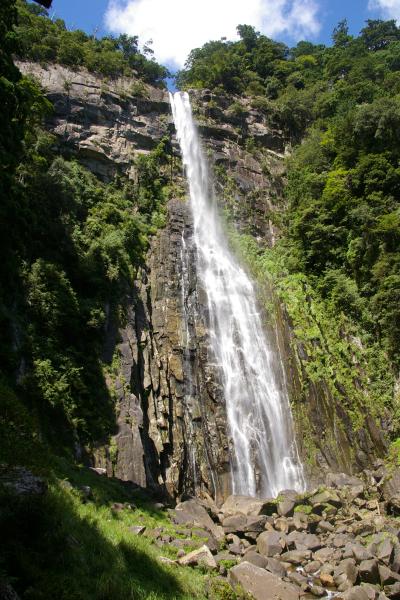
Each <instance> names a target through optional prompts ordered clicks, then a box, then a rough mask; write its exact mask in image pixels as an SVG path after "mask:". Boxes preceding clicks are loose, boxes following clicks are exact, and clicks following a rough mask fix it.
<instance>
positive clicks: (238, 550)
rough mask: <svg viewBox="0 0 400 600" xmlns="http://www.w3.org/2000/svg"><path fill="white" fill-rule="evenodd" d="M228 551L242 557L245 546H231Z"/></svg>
mask: <svg viewBox="0 0 400 600" xmlns="http://www.w3.org/2000/svg"><path fill="white" fill-rule="evenodd" d="M228 550H229V552H230V553H231V554H235V555H236V556H241V555H242V554H243V546H242V545H241V544H229V546H228Z"/></svg>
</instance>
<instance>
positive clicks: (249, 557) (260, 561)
mask: <svg viewBox="0 0 400 600" xmlns="http://www.w3.org/2000/svg"><path fill="white" fill-rule="evenodd" d="M245 561H247V562H249V563H251V564H252V565H256V567H260V568H261V569H265V568H266V566H267V564H268V559H267V558H266V557H265V556H261V554H258V552H247V553H246V555H245V556H243V558H242V559H241V561H240V562H245Z"/></svg>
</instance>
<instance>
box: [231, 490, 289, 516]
mask: <svg viewBox="0 0 400 600" xmlns="http://www.w3.org/2000/svg"><path fill="white" fill-rule="evenodd" d="M276 508H277V502H276V501H275V500H271V499H266V500H259V499H257V498H253V497H252V496H235V495H231V496H228V498H227V499H226V500H225V502H224V503H223V505H222V507H221V512H222V513H223V514H224V515H225V516H230V515H235V514H238V513H241V514H243V515H246V516H258V515H270V514H273V513H274V512H276Z"/></svg>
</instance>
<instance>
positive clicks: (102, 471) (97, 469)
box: [89, 467, 107, 475]
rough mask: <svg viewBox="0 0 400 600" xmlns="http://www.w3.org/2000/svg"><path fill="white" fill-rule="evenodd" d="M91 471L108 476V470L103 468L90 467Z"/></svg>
mask: <svg viewBox="0 0 400 600" xmlns="http://www.w3.org/2000/svg"><path fill="white" fill-rule="evenodd" d="M89 469H90V471H92V472H93V473H96V474H97V475H107V469H104V468H101V467H89Z"/></svg>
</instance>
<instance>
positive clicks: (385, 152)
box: [178, 20, 400, 367]
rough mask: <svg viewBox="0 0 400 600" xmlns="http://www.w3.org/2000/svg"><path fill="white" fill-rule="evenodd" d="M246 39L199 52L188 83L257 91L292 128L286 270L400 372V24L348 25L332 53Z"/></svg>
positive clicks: (185, 75) (248, 31) (258, 102)
mask: <svg viewBox="0 0 400 600" xmlns="http://www.w3.org/2000/svg"><path fill="white" fill-rule="evenodd" d="M238 32H239V35H240V37H241V39H240V41H238V42H227V41H218V42H209V43H207V44H205V46H203V47H202V48H199V49H195V50H193V51H192V52H191V54H190V56H189V59H188V61H187V64H186V67H185V69H184V70H183V71H182V72H181V73H180V74H179V76H178V80H179V82H180V84H181V85H182V86H185V87H190V86H192V87H208V88H210V89H211V90H214V91H216V92H218V91H221V90H222V89H226V90H229V91H231V92H235V93H238V94H245V95H247V96H251V98H252V100H251V102H252V104H253V106H255V107H257V108H259V109H261V110H263V111H264V112H265V114H266V116H267V118H268V119H269V122H270V123H271V125H273V126H276V127H279V128H281V129H282V130H283V131H284V132H285V133H286V136H287V137H288V140H290V141H291V142H292V144H293V145H294V152H293V154H292V157H291V159H290V160H289V162H288V185H287V187H286V197H287V199H288V200H289V206H288V208H287V210H286V212H285V215H284V216H283V222H280V223H279V225H280V226H281V227H282V226H283V229H284V233H285V246H286V265H287V266H288V267H289V270H290V271H291V272H293V273H304V274H306V275H307V276H309V277H310V278H311V280H310V281H311V282H312V285H313V286H314V287H315V289H316V290H317V291H318V293H319V294H320V296H322V298H328V299H329V300H330V301H332V303H333V304H334V307H335V308H336V310H337V311H338V312H340V311H343V312H344V313H345V314H346V315H347V316H349V317H351V318H352V319H353V320H354V321H356V322H358V323H359V324H360V325H361V327H362V329H363V330H364V331H365V332H366V334H367V335H369V338H370V341H371V342H373V341H374V340H375V339H380V340H381V343H382V345H383V347H384V349H385V350H386V351H387V354H388V356H389V359H390V361H391V362H392V364H393V365H396V366H397V367H398V365H399V361H400V312H399V310H400V309H399V306H400V302H399V301H400V296H399V293H400V252H399V247H400V246H399V244H400V213H399V202H398V196H399V183H400V171H399V166H398V165H399V158H400V155H399V129H400V128H399V126H400V28H399V27H397V26H396V23H395V22H394V21H379V20H376V21H372V20H369V21H367V23H366V26H365V27H364V28H363V29H362V31H361V33H360V35H359V36H358V37H353V36H351V35H349V33H348V29H347V25H346V22H345V21H344V22H342V23H339V25H338V26H337V28H336V29H335V30H334V32H333V45H332V46H331V47H325V46H322V45H313V44H312V43H310V42H304V41H303V42H299V44H298V45H297V46H296V47H295V48H292V49H289V48H287V47H285V46H284V45H282V44H280V43H276V42H274V41H272V40H270V39H268V38H266V37H265V36H263V35H260V34H258V33H257V32H256V31H255V30H254V29H253V28H252V27H249V26H239V27H238ZM240 74H242V75H243V76H242V77H239V75H240ZM300 141H301V143H299V142H300Z"/></svg>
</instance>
